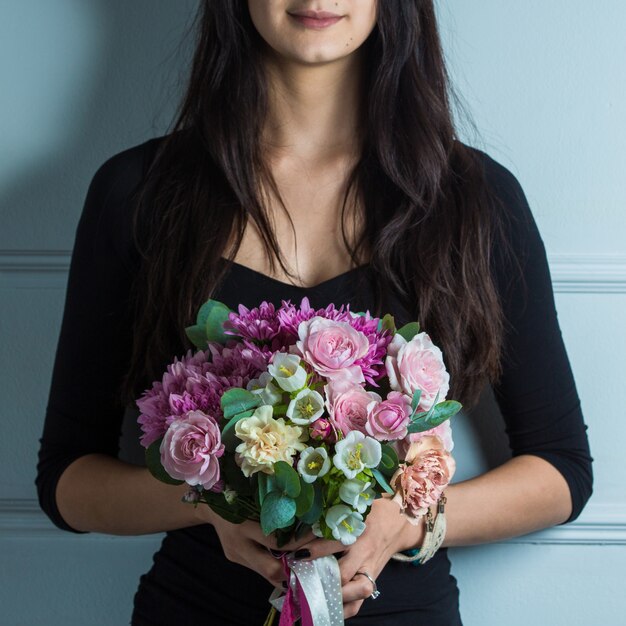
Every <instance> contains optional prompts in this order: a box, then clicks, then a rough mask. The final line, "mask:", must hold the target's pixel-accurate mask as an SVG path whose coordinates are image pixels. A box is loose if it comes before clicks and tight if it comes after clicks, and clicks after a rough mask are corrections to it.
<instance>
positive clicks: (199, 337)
mask: <svg viewBox="0 0 626 626" xmlns="http://www.w3.org/2000/svg"><path fill="white" fill-rule="evenodd" d="M185 334H186V335H187V337H188V338H189V341H191V343H192V344H193V345H194V346H196V348H198V349H200V350H206V349H207V338H206V333H205V332H204V328H203V327H202V326H197V325H196V326H187V328H185Z"/></svg>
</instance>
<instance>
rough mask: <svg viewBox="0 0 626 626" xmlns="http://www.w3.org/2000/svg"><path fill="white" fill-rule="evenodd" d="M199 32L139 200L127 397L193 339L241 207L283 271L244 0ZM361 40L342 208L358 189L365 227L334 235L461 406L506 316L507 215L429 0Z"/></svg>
mask: <svg viewBox="0 0 626 626" xmlns="http://www.w3.org/2000/svg"><path fill="white" fill-rule="evenodd" d="M197 32H198V35H197V36H198V41H197V47H196V51H195V56H194V58H193V63H192V66H191V74H190V78H189V83H188V87H187V91H186V94H185V96H184V99H183V101H182V104H181V106H180V109H179V113H178V115H177V118H176V120H175V123H174V125H173V127H172V132H170V133H168V134H167V135H166V137H165V138H164V139H163V140H162V142H160V144H159V148H158V151H157V154H156V156H155V158H154V160H153V161H152V164H151V166H150V168H149V171H148V173H147V175H146V177H145V180H144V184H143V186H142V192H141V194H140V197H139V200H138V201H137V205H136V206H137V210H136V212H135V220H134V228H135V237H136V245H137V247H138V249H139V250H140V252H141V255H142V260H143V262H142V265H141V268H140V271H139V273H138V274H137V277H136V288H135V298H136V300H135V301H136V314H135V333H134V343H133V350H132V358H131V362H130V364H129V369H128V373H127V376H126V379H125V380H124V381H123V385H122V387H123V388H122V390H121V391H122V396H123V401H124V402H132V401H133V400H134V399H136V398H137V397H138V396H139V394H140V393H141V392H142V391H143V390H144V388H145V386H146V385H147V384H149V382H150V381H151V380H153V379H160V377H161V374H162V368H163V367H164V365H165V364H167V363H168V362H169V361H171V360H172V358H173V356H174V355H175V354H180V353H181V352H183V350H181V347H184V349H185V350H186V349H187V348H189V347H191V344H190V342H189V340H188V339H187V337H186V335H185V333H184V328H185V327H186V326H189V325H190V324H192V323H194V321H195V314H196V311H197V308H198V307H199V305H200V304H201V303H202V302H204V301H205V300H206V299H207V298H209V297H210V296H211V294H212V293H213V292H214V290H215V288H216V287H217V285H218V284H219V282H220V281H221V280H222V278H223V276H224V272H225V271H226V269H227V266H226V265H225V264H224V263H223V259H224V258H233V257H234V256H235V254H236V252H237V249H238V247H239V245H240V242H241V238H242V236H243V232H244V228H245V225H246V223H247V222H248V220H252V222H253V223H254V224H256V226H257V228H258V231H259V232H260V234H261V237H262V239H263V242H264V245H265V248H266V252H267V254H268V259H269V262H270V267H271V268H272V271H274V268H275V262H276V260H278V262H279V263H280V265H281V267H282V269H283V270H284V271H285V272H286V273H289V268H287V267H285V265H284V264H283V262H282V260H281V255H280V254H279V250H280V246H279V243H278V241H277V240H276V237H275V234H274V233H273V231H272V228H271V225H270V221H269V220H268V214H267V210H266V207H265V205H264V202H263V200H262V197H261V194H260V191H259V190H260V189H262V188H264V186H265V185H269V187H270V188H271V189H273V191H274V193H275V194H276V196H277V197H280V194H279V193H278V190H277V188H276V184H275V182H274V180H273V178H272V175H271V172H270V171H269V169H268V167H267V165H266V160H265V159H264V153H263V149H262V145H261V143H260V141H259V139H258V138H259V137H261V130H262V127H263V123H264V120H265V118H266V113H267V101H268V97H267V95H268V94H267V85H266V81H265V75H264V66H263V55H262V53H261V51H262V47H263V45H264V42H263V40H262V39H261V37H260V35H259V34H258V32H257V31H256V29H255V27H254V25H253V23H252V21H251V18H250V15H249V12H248V7H247V0H220V1H219V2H214V1H211V0H204V1H203V2H202V3H201V6H200V11H199V13H198V17H197ZM359 53H362V54H363V55H364V67H365V72H364V75H363V81H364V83H363V95H362V107H361V111H360V112H359V115H360V126H361V129H362V133H363V142H362V146H363V149H362V154H361V157H360V159H359V160H358V162H357V164H356V165H355V167H354V168H353V170H352V171H351V174H350V177H349V180H348V186H347V190H348V191H346V194H345V196H344V203H343V209H344V212H345V210H346V199H347V197H348V195H349V192H350V189H356V190H358V192H359V195H360V197H361V198H362V199H363V205H364V215H363V219H364V227H363V229H362V232H361V236H360V238H359V240H358V241H356V242H355V241H349V239H348V237H346V234H345V228H344V232H343V238H344V242H345V245H346V248H347V249H348V250H349V252H350V254H351V256H352V259H353V261H354V262H355V264H357V263H358V259H360V258H362V257H361V256H360V255H361V253H362V252H363V251H367V256H368V258H369V262H370V266H371V268H372V270H373V271H374V275H375V277H376V282H377V285H378V293H379V294H382V293H383V292H384V290H385V289H386V288H392V289H394V290H395V291H396V292H397V293H398V294H400V295H401V297H402V298H403V299H404V301H405V302H406V303H408V306H409V307H410V309H409V310H411V311H412V312H414V319H419V321H420V323H421V325H422V328H423V329H425V330H427V331H428V332H429V334H430V335H431V336H432V337H433V339H434V340H435V341H436V342H437V343H438V344H439V345H440V346H441V347H442V349H443V353H444V357H445V361H446V365H447V367H448V369H449V371H450V374H451V381H452V388H451V396H452V397H454V398H457V399H460V400H461V401H462V402H463V403H465V404H466V405H471V404H473V403H474V402H475V401H476V399H477V397H478V395H479V393H480V391H481V389H482V387H483V386H484V384H485V382H487V381H489V380H491V381H493V380H495V379H497V377H498V375H499V372H500V354H501V347H502V338H503V328H504V320H503V314H502V310H501V306H500V302H499V298H498V295H497V288H496V287H497V286H496V284H495V279H494V276H493V264H492V259H491V252H492V249H493V246H494V241H495V239H496V238H497V237H499V236H500V234H501V231H502V228H501V224H500V217H499V214H498V211H496V210H495V209H494V204H493V202H492V201H491V199H490V197H489V194H488V189H487V185H486V183H485V179H484V173H483V168H482V166H481V163H480V160H479V159H478V158H477V156H476V153H475V152H474V151H473V150H472V149H470V148H469V147H467V146H465V145H464V144H463V143H461V142H460V141H459V140H458V139H457V137H456V131H455V128H454V123H453V115H452V112H451V106H450V88H449V81H448V76H447V73H446V68H445V64H444V60H443V54H442V50H441V44H440V39H439V34H438V29H437V24H436V19H435V10H434V7H433V2H432V0H384V1H380V0H379V2H378V14H377V22H376V25H375V27H374V29H373V31H372V32H371V33H370V35H369V37H368V39H367V40H366V41H365V42H364V44H363V45H362V49H360V50H359ZM139 224H141V226H140V227H139V226H138V225H139ZM229 242H234V243H233V244H232V245H229ZM378 302H379V305H380V302H381V299H380V298H379V300H378ZM377 313H381V311H380V310H378V311H377Z"/></svg>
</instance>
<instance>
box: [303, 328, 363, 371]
mask: <svg viewBox="0 0 626 626" xmlns="http://www.w3.org/2000/svg"><path fill="white" fill-rule="evenodd" d="M298 337H299V340H298V341H297V342H296V345H295V346H294V350H295V351H297V352H299V353H300V355H301V356H302V358H303V359H304V360H305V361H306V362H307V363H309V364H310V365H311V367H313V369H314V370H315V371H316V372H317V373H318V374H319V375H320V376H323V377H325V378H329V379H331V380H333V379H343V380H349V381H351V382H354V383H362V382H365V378H364V376H363V370H362V369H361V366H360V365H357V364H356V361H358V360H359V359H362V358H363V357H364V356H365V355H366V354H367V353H368V351H369V347H370V344H369V341H368V339H367V337H366V336H365V335H364V334H363V333H361V332H359V331H358V330H356V329H355V328H353V327H352V326H351V325H350V324H349V323H348V322H341V321H335V320H329V319H326V318H323V317H320V316H316V317H312V318H311V319H310V320H307V321H304V322H300V325H299V326H298Z"/></svg>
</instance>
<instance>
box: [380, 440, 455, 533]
mask: <svg viewBox="0 0 626 626" xmlns="http://www.w3.org/2000/svg"><path fill="white" fill-rule="evenodd" d="M455 469H456V463H455V461H454V458H453V457H452V455H451V454H450V453H449V452H448V451H447V450H446V449H445V448H444V446H443V442H442V441H441V439H439V437H436V436H428V437H422V439H420V440H419V441H418V442H416V443H412V444H411V445H410V446H409V450H408V454H407V457H406V460H405V462H404V463H400V465H399V467H398V469H397V471H396V473H395V474H394V475H393V476H392V477H391V481H390V485H391V487H392V489H394V491H395V492H396V493H395V495H394V497H393V500H394V501H395V502H397V503H398V504H399V505H400V508H401V510H402V512H403V513H404V514H405V515H406V516H407V519H408V520H409V522H411V523H412V524H418V523H419V518H420V517H421V516H422V515H425V513H426V511H427V510H428V508H429V507H430V506H431V505H433V504H435V503H436V502H437V501H438V500H439V497H440V496H441V493H442V492H443V490H444V489H445V488H446V487H447V486H448V483H449V482H450V480H451V479H452V476H453V475H454V471H455Z"/></svg>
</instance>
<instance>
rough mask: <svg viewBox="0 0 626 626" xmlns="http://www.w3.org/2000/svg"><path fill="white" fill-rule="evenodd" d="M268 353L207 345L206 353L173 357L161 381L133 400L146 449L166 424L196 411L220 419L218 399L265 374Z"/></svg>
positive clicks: (253, 348)
mask: <svg viewBox="0 0 626 626" xmlns="http://www.w3.org/2000/svg"><path fill="white" fill-rule="evenodd" d="M270 356H271V352H270V351H269V350H266V349H261V348H259V347H257V346H255V345H251V344H249V343H247V342H246V343H236V342H229V343H228V344H227V345H226V346H223V345H221V344H219V343H215V342H211V343H209V345H208V349H207V350H200V351H198V352H196V353H193V352H192V350H189V351H188V352H187V354H186V355H185V356H184V357H183V358H182V359H180V360H179V359H178V358H177V357H175V358H174V362H173V363H170V364H169V365H168V366H167V371H166V372H165V373H164V374H163V379H162V380H161V381H156V382H154V383H152V388H151V389H147V390H146V391H144V393H143V394H142V396H141V397H140V398H139V399H138V400H137V402H136V404H137V406H138V407H139V410H140V412H141V415H140V416H139V418H138V420H137V421H138V422H139V424H140V425H141V430H142V431H143V435H142V437H141V444H142V445H143V446H144V447H148V446H149V445H150V444H151V443H152V442H154V441H156V440H157V439H159V438H160V437H162V436H163V435H164V434H165V432H166V431H167V429H168V427H169V425H170V424H171V423H172V422H173V421H174V420H175V419H177V418H178V417H180V416H181V415H184V414H185V413H187V412H189V411H194V410H199V411H203V412H204V413H207V414H208V415H212V416H214V417H215V418H216V419H218V420H220V419H221V418H222V411H221V407H220V398H221V396H222V394H223V393H224V391H226V390H227V389H230V388H231V387H244V388H245V386H246V385H247V383H248V382H249V381H250V380H251V379H253V378H257V377H258V376H259V375H260V374H261V372H263V371H265V369H266V367H267V362H268V360H269V358H270Z"/></svg>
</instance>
